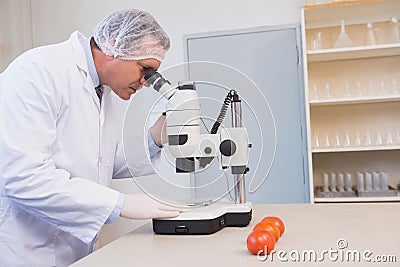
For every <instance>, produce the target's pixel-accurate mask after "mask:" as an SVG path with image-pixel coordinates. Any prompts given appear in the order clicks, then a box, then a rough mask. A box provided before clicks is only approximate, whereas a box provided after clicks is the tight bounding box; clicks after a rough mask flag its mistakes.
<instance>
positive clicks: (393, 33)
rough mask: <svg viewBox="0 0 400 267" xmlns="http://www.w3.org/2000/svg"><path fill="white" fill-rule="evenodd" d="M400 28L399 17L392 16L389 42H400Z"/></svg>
mask: <svg viewBox="0 0 400 267" xmlns="http://www.w3.org/2000/svg"><path fill="white" fill-rule="evenodd" d="M399 31H400V29H399V22H398V20H397V17H392V19H391V20H390V29H389V36H388V41H389V42H388V43H399V42H400V32H399Z"/></svg>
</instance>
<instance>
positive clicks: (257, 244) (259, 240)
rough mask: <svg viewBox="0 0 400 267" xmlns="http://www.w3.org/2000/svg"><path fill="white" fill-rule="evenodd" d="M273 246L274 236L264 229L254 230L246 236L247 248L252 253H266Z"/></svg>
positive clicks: (269, 251)
mask: <svg viewBox="0 0 400 267" xmlns="http://www.w3.org/2000/svg"><path fill="white" fill-rule="evenodd" d="M274 248H275V238H274V237H273V236H272V234H271V233H270V232H268V231H266V230H256V231H253V232H251V233H250V234H249V236H248V237H247V249H248V250H249V252H250V253H251V254H254V255H265V251H267V253H266V254H267V255H268V254H269V253H271V251H272V250H273V249H274Z"/></svg>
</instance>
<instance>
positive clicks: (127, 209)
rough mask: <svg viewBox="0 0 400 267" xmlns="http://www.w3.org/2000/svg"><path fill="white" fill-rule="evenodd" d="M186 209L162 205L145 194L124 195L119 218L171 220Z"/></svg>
mask: <svg viewBox="0 0 400 267" xmlns="http://www.w3.org/2000/svg"><path fill="white" fill-rule="evenodd" d="M184 211H186V209H183V208H179V207H174V206H170V205H167V204H163V203H161V202H159V201H156V200H154V199H153V198H151V197H149V196H148V195H146V194H125V199H124V204H123V205H122V210H121V214H120V216H121V217H124V218H127V219H137V220H144V219H153V218H173V217H176V216H178V215H179V214H180V213H181V212H184Z"/></svg>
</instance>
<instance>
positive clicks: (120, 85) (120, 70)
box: [108, 58, 161, 100]
mask: <svg viewBox="0 0 400 267" xmlns="http://www.w3.org/2000/svg"><path fill="white" fill-rule="evenodd" d="M160 63H161V62H160V61H158V60H157V59H154V58H148V59H143V60H122V59H119V58H114V59H113V60H112V62H110V65H109V66H108V74H109V77H110V81H109V82H108V85H109V86H110V87H111V89H112V90H113V91H114V93H115V94H117V95H118V96H119V97H120V98H122V99H124V100H128V99H129V98H130V97H131V95H132V94H134V93H136V91H138V90H139V89H140V88H142V86H143V85H145V86H148V85H147V82H146V80H145V79H144V75H145V74H146V72H147V71H148V70H149V69H153V70H157V69H158V68H159V67H160Z"/></svg>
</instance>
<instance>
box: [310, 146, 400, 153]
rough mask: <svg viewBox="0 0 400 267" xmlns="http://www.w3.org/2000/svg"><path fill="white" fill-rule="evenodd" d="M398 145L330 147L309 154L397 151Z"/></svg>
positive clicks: (315, 149) (313, 150) (314, 149)
mask: <svg viewBox="0 0 400 267" xmlns="http://www.w3.org/2000/svg"><path fill="white" fill-rule="evenodd" d="M399 149H400V145H392V146H357V147H332V148H313V149H311V153H334V152H358V151H360V152H363V151H385V150H399Z"/></svg>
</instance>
